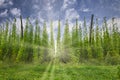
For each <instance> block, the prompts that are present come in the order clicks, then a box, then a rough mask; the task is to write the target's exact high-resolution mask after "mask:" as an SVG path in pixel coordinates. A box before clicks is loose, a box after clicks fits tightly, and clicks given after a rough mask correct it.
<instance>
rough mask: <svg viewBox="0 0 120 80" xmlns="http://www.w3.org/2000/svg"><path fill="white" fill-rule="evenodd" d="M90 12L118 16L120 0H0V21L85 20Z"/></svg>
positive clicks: (119, 14) (99, 16)
mask: <svg viewBox="0 0 120 80" xmlns="http://www.w3.org/2000/svg"><path fill="white" fill-rule="evenodd" d="M91 14H94V15H95V17H97V18H99V19H102V18H103V17H104V16H106V17H107V18H112V17H117V18H119V17H120V0H0V22H1V21H4V20H5V19H9V18H11V19H12V18H13V17H19V15H22V16H23V18H26V17H30V18H32V19H36V18H37V19H38V20H39V21H40V22H43V21H44V20H46V21H49V20H53V21H54V20H58V19H61V20H66V19H68V20H69V21H71V22H72V21H74V20H75V19H76V18H78V19H79V20H83V18H84V16H85V17H86V19H87V20H89V19H90V16H91Z"/></svg>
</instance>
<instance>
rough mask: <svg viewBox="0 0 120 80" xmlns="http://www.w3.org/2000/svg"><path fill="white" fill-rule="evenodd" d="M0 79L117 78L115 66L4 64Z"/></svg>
mask: <svg viewBox="0 0 120 80" xmlns="http://www.w3.org/2000/svg"><path fill="white" fill-rule="evenodd" d="M0 80H119V79H118V76H117V66H94V65H82V64H81V65H80V64H74V65H72V64H71V63H70V64H61V63H60V64H56V63H55V62H49V63H45V64H42V65H41V64H34V63H33V64H32V63H31V64H14V65H13V64H12V65H10V64H4V65H3V66H2V65H0Z"/></svg>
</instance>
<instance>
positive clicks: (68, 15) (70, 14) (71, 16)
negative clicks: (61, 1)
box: [65, 8, 80, 21]
mask: <svg viewBox="0 0 120 80" xmlns="http://www.w3.org/2000/svg"><path fill="white" fill-rule="evenodd" d="M79 17H80V16H79V14H78V12H77V11H76V10H75V9H74V8H71V9H68V10H66V13H65V19H68V20H70V21H72V20H75V19H76V18H79Z"/></svg>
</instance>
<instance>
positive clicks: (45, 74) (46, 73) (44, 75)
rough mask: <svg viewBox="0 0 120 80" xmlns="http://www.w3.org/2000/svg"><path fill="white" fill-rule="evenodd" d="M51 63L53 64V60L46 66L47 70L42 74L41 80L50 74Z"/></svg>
mask: <svg viewBox="0 0 120 80" xmlns="http://www.w3.org/2000/svg"><path fill="white" fill-rule="evenodd" d="M51 64H52V62H50V63H49V64H48V67H47V68H46V70H45V72H44V73H43V76H42V78H41V80H45V78H46V77H47V75H48V70H49V69H50V67H51Z"/></svg>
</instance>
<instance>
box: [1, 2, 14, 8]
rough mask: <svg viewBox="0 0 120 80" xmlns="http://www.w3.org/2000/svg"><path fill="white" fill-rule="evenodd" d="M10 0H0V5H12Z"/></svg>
mask: <svg viewBox="0 0 120 80" xmlns="http://www.w3.org/2000/svg"><path fill="white" fill-rule="evenodd" d="M12 5H13V2H12V0H0V7H6V6H12Z"/></svg>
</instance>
